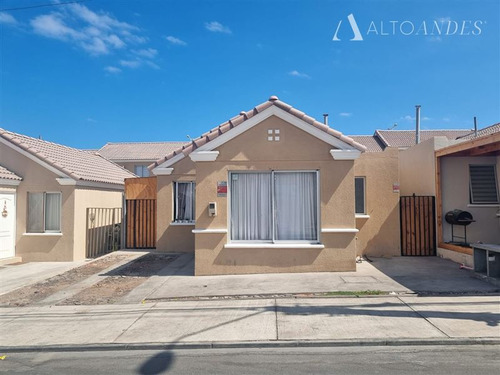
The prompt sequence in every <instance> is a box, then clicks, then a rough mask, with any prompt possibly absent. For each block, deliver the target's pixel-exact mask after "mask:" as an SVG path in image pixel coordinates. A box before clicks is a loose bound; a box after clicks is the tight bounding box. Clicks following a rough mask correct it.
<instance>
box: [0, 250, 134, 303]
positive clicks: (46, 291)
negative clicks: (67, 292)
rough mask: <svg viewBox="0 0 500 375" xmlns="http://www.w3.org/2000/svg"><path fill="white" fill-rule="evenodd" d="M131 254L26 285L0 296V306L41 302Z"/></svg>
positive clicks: (105, 258) (87, 265)
mask: <svg viewBox="0 0 500 375" xmlns="http://www.w3.org/2000/svg"><path fill="white" fill-rule="evenodd" d="M132 256H133V254H111V255H108V256H105V257H103V258H101V259H97V260H95V261H93V262H91V263H88V264H85V265H83V266H80V267H77V268H74V269H72V270H69V271H66V272H64V273H62V274H60V275H57V276H54V277H51V278H49V279H47V280H43V281H40V282H38V283H36V284H32V285H28V286H25V287H23V288H20V289H16V290H14V291H12V292H10V293H7V294H4V295H2V296H0V306H2V307H14V306H27V305H29V304H32V303H35V302H38V301H41V300H43V299H45V298H47V297H48V296H50V295H52V294H54V293H56V292H59V291H60V290H63V289H64V288H67V287H69V286H70V285H73V284H76V283H79V282H80V281H82V280H85V279H86V278H88V277H89V276H92V275H94V274H96V273H98V272H101V271H103V270H105V269H106V268H108V267H111V266H112V265H113V264H116V263H118V262H121V261H124V260H126V259H128V258H130V257H132Z"/></svg>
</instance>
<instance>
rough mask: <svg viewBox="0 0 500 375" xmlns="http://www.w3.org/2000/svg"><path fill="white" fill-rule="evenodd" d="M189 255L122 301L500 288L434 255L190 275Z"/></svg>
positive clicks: (473, 291)
mask: <svg viewBox="0 0 500 375" xmlns="http://www.w3.org/2000/svg"><path fill="white" fill-rule="evenodd" d="M193 269H194V266H193V256H192V255H190V254H183V255H181V256H180V257H179V258H177V260H175V261H174V262H172V263H171V264H170V265H169V266H167V267H166V268H165V269H164V270H162V274H161V275H158V276H154V277H151V278H150V279H149V280H148V281H147V282H145V283H144V284H143V285H141V286H140V287H138V288H136V289H135V290H133V291H132V292H131V293H130V294H129V295H128V296H126V297H125V298H124V299H123V300H122V301H121V302H122V303H137V302H139V301H141V300H144V299H146V300H169V299H189V298H210V297H223V296H233V297H234V296H239V297H245V296H259V295H260V296H269V295H280V294H281V295H289V294H304V295H307V294H312V293H331V294H332V295H334V294H335V292H358V291H368V290H371V291H381V292H386V293H390V292H395V293H397V294H406V293H420V294H441V293H450V294H463V293H466V294H484V293H492V292H496V291H499V289H498V288H497V287H496V286H494V285H491V284H489V283H487V282H484V281H482V280H479V279H477V278H475V276H474V274H473V272H471V271H467V270H460V269H459V265H458V264H456V263H454V262H451V261H448V260H444V259H441V258H437V257H421V258H420V257H401V258H391V259H384V258H374V259H373V262H366V261H364V262H363V263H361V264H358V265H357V271H356V272H320V273H294V274H283V273H276V274H261V275H223V276H196V277H194V276H193Z"/></svg>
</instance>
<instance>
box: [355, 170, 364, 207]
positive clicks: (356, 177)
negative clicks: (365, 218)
mask: <svg viewBox="0 0 500 375" xmlns="http://www.w3.org/2000/svg"><path fill="white" fill-rule="evenodd" d="M356 179H361V180H363V212H356ZM354 214H355V215H366V176H355V177H354Z"/></svg>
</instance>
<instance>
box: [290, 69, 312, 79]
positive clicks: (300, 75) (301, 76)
mask: <svg viewBox="0 0 500 375" xmlns="http://www.w3.org/2000/svg"><path fill="white" fill-rule="evenodd" d="M288 75H291V76H292V77H298V78H311V77H310V76H309V75H308V74H306V73H301V72H299V71H298V70H292V71H291V72H289V73H288Z"/></svg>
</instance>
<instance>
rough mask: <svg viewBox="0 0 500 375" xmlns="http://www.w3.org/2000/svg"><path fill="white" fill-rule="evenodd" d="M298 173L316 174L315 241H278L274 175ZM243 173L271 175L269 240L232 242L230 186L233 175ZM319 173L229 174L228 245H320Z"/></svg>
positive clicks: (289, 171) (286, 171)
mask: <svg viewBox="0 0 500 375" xmlns="http://www.w3.org/2000/svg"><path fill="white" fill-rule="evenodd" d="M300 172H308V173H315V174H316V205H317V206H316V207H317V210H316V223H317V224H316V226H317V227H316V232H317V233H316V240H312V241H309V240H278V239H276V214H275V204H274V175H275V174H276V173H300ZM243 173H248V174H250V173H268V174H270V175H271V228H272V229H271V234H272V238H271V240H233V239H232V238H231V233H232V228H231V214H232V213H231V185H232V182H233V174H243ZM320 181H321V180H320V171H319V170H310V169H305V170H304V169H300V170H264V171H246V170H241V171H238V170H235V171H230V172H229V189H228V204H227V217H228V224H227V227H228V228H229V231H228V232H229V233H228V243H234V244H238V243H244V244H252V243H255V244H266V243H268V244H294V243H296V244H320V243H321V241H320V240H321V238H320V235H321V222H320V219H321V198H320V191H321V189H320Z"/></svg>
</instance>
